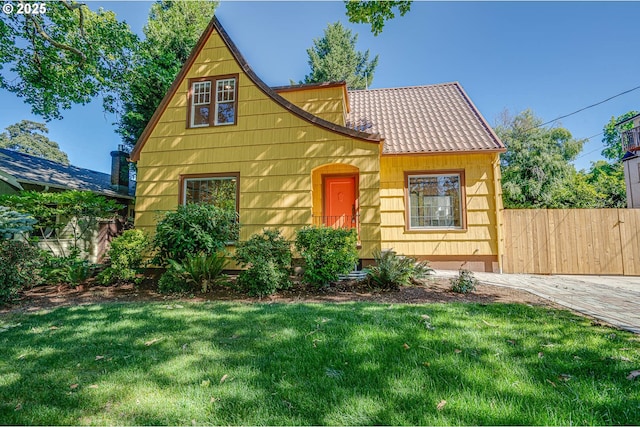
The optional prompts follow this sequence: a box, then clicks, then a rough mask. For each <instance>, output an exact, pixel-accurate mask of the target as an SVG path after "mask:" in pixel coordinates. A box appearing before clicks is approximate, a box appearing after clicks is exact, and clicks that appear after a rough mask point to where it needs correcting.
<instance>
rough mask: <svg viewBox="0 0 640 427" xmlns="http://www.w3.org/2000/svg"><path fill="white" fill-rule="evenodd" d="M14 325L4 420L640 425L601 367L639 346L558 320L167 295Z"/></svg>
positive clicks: (6, 341)
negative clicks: (198, 300)
mask: <svg viewBox="0 0 640 427" xmlns="http://www.w3.org/2000/svg"><path fill="white" fill-rule="evenodd" d="M425 315H426V316H428V318H425V317H423V316H425ZM505 319H508V322H506V321H505ZM15 320H16V322H17V323H20V324H19V325H14V326H15V327H11V328H7V329H5V330H4V331H3V332H2V333H1V334H0V340H1V341H2V349H1V350H0V356H1V360H3V361H4V362H3V363H2V365H0V366H1V368H0V374H1V376H2V378H3V379H2V380H1V381H0V400H1V401H2V402H3V403H2V404H0V419H1V420H3V424H139V425H143V424H153V425H163V424H182V425H184V424H191V423H192V420H195V421H196V422H197V423H204V424H244V425H248V424H269V425H282V424H288V425H292V424H296V425H335V424H341V425H374V424H386V425H425V424H429V425H433V424H473V425H481V424H494V425H518V424H527V425H534V424H536V425H538V424H571V423H573V424H638V423H640V415H639V414H640V411H639V410H638V409H639V407H640V398H639V397H638V396H639V394H640V392H639V388H638V386H637V384H635V383H633V382H628V381H627V380H625V378H624V377H625V375H626V373H625V369H626V368H627V366H626V365H625V364H624V363H622V362H621V361H616V360H613V359H607V357H609V356H610V352H611V351H612V349H613V348H619V347H625V346H626V347H629V346H635V348H634V349H633V351H634V352H635V353H633V354H635V355H636V357H637V355H638V345H637V342H631V344H630V342H629V340H628V339H626V338H625V337H626V335H624V334H623V333H618V332H616V333H613V332H612V331H611V330H606V329H604V328H598V329H593V328H591V329H588V328H586V325H587V324H588V321H587V320H584V319H581V318H577V317H575V316H573V315H571V314H569V313H567V312H563V311H556V310H543V309H536V308H532V307H526V306H521V305H495V306H491V307H484V306H481V305H424V306H419V305H414V306H394V307H389V306H388V305H374V304H361V303H353V304H343V305H319V304H252V305H242V304H231V303H215V304H214V303H204V304H197V305H195V304H185V303H181V302H180V303H176V302H171V303H170V304H169V305H167V304H146V305H137V304H126V305H118V304H109V305H103V306H101V305H93V306H81V307H74V308H69V309H59V310H55V311H53V312H50V313H39V314H36V315H30V316H16V317H15ZM587 331H588V336H587V335H585V332H587ZM594 349H595V350H594ZM625 381H626V382H625ZM622 396H624V398H622ZM442 401H446V404H444V405H442V404H441V405H442V407H441V408H438V404H439V403H441V402H442Z"/></svg>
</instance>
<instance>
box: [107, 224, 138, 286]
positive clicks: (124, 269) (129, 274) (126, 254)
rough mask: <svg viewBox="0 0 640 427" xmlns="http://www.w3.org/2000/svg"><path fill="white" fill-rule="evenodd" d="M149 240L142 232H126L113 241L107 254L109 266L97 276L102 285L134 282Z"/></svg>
mask: <svg viewBox="0 0 640 427" xmlns="http://www.w3.org/2000/svg"><path fill="white" fill-rule="evenodd" d="M148 248H149V238H148V237H147V235H146V234H145V233H144V232H143V231H142V230H126V231H124V232H123V233H122V234H121V235H120V236H118V237H116V238H115V239H113V241H112V242H111V247H110V248H109V251H108V252H107V256H108V257H109V259H110V265H109V267H107V268H106V269H105V270H104V271H102V272H101V273H100V274H99V275H98V281H99V282H100V283H102V284H105V285H106V284H109V283H115V282H127V281H132V280H133V281H136V280H137V275H138V274H140V273H141V271H142V268H143V265H144V257H145V254H146V252H147V250H148Z"/></svg>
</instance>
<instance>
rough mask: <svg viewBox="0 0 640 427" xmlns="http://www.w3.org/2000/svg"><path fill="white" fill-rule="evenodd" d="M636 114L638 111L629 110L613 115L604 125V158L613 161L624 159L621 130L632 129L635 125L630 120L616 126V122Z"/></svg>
mask: <svg viewBox="0 0 640 427" xmlns="http://www.w3.org/2000/svg"><path fill="white" fill-rule="evenodd" d="M636 114H638V112H637V111H629V112H628V113H625V114H623V115H621V116H618V117H616V118H614V117H611V120H609V123H607V124H606V125H605V126H604V129H603V130H602V133H603V134H604V136H603V137H602V143H603V144H604V145H605V148H604V149H603V150H602V155H603V156H604V158H606V159H609V160H611V161H613V162H618V161H620V160H621V159H622V157H623V156H624V154H625V153H624V151H623V150H622V143H621V141H620V133H619V130H626V129H630V128H631V127H632V126H633V123H632V122H629V123H626V124H624V125H622V126H616V123H620V122H621V121H623V120H626V119H628V118H630V117H633V116H635V115H636ZM619 128H621V129H619Z"/></svg>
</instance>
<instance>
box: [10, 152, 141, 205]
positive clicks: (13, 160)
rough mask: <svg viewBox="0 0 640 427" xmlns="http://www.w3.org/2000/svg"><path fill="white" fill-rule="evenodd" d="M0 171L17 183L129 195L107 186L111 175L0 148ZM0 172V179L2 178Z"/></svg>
mask: <svg viewBox="0 0 640 427" xmlns="http://www.w3.org/2000/svg"><path fill="white" fill-rule="evenodd" d="M0 172H5V173H6V174H9V175H10V176H12V177H13V178H15V180H16V181H18V182H19V183H21V184H26V183H28V184H37V185H45V186H46V185H48V186H50V187H54V188H62V189H67V190H87V191H93V192H94V193H97V194H102V195H105V196H111V197H119V198H124V199H131V198H132V197H131V196H129V195H125V194H122V193H118V192H116V191H114V190H113V189H112V188H111V175H109V174H106V173H102V172H97V171H94V170H90V169H83V168H79V167H76V166H65V165H63V164H60V163H56V162H52V161H51V160H47V159H43V158H40V157H35V156H30V155H28V154H24V153H20V152H17V151H12V150H7V149H4V148H0ZM1 175H2V174H0V179H2V176H1Z"/></svg>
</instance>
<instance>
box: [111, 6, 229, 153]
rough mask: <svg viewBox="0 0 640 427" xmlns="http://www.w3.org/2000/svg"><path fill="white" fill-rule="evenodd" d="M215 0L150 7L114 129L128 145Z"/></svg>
mask: <svg viewBox="0 0 640 427" xmlns="http://www.w3.org/2000/svg"><path fill="white" fill-rule="evenodd" d="M217 5H218V2H217V1H192V0H171V1H170V0H160V1H157V2H156V3H154V4H153V5H152V6H151V11H150V13H149V20H148V22H147V24H146V25H145V27H144V29H143V32H144V35H145V40H144V41H143V42H142V43H141V45H140V48H139V49H138V50H137V51H136V53H135V63H136V65H135V68H134V69H133V71H132V72H131V73H130V75H129V76H128V77H127V82H128V86H127V87H126V89H125V91H124V92H123V93H122V95H121V98H122V104H123V108H122V109H123V111H122V115H121V117H120V119H119V121H118V123H117V132H118V133H119V134H120V135H121V136H122V140H123V142H124V143H125V145H128V146H129V147H132V146H133V145H134V144H135V143H136V141H137V140H138V138H139V137H140V135H141V134H142V131H143V130H144V128H145V126H146V125H147V123H148V122H149V120H150V119H151V116H153V113H154V112H155V110H156V108H157V107H158V105H160V102H161V101H162V98H163V97H164V96H165V94H166V93H167V91H168V90H169V86H171V84H172V83H173V80H174V79H175V77H176V75H177V74H178V72H179V71H180V68H182V65H183V64H184V63H185V61H186V60H187V58H188V57H189V54H190V53H191V50H192V49H193V47H194V46H195V44H196V42H197V41H198V39H199V38H200V35H201V34H202V32H203V31H204V29H205V28H206V26H207V24H208V23H209V21H210V20H211V18H212V17H213V14H214V13H215V9H216V7H217Z"/></svg>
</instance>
